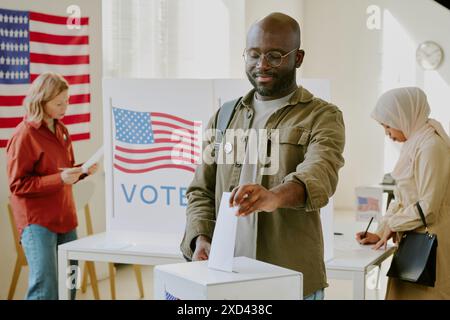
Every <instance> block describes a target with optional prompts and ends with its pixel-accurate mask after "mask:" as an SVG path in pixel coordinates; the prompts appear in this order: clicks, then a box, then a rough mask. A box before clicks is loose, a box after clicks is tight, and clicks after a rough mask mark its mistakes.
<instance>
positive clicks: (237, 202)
mask: <svg viewBox="0 0 450 320" xmlns="http://www.w3.org/2000/svg"><path fill="white" fill-rule="evenodd" d="M278 202H279V199H278V196H277V195H276V194H275V193H274V192H272V191H270V190H267V189H266V188H264V187H263V186H261V185H259V184H244V185H242V186H237V187H236V188H234V189H233V191H232V192H231V196H230V206H231V207H238V211H237V212H236V215H237V216H240V217H242V216H247V215H249V214H251V213H253V212H255V211H266V212H272V211H274V210H276V209H277V208H278Z"/></svg>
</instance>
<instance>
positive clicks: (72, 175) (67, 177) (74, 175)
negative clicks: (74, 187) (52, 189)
mask: <svg viewBox="0 0 450 320" xmlns="http://www.w3.org/2000/svg"><path fill="white" fill-rule="evenodd" d="M61 170H63V171H62V172H61V180H62V181H63V182H64V183H65V184H74V183H75V182H77V181H78V179H79V178H80V176H81V174H82V173H83V172H82V170H81V167H75V168H64V169H61Z"/></svg>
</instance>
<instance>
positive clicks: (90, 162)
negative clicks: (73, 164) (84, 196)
mask: <svg viewBox="0 0 450 320" xmlns="http://www.w3.org/2000/svg"><path fill="white" fill-rule="evenodd" d="M102 155H103V145H102V146H101V147H100V148H99V149H98V150H97V151H96V152H95V153H94V154H93V155H92V157H90V158H89V160H88V161H86V162H85V163H83V165H82V166H81V170H82V171H83V173H87V172H88V169H89V167H90V166H92V165H94V164H96V163H97V162H98V160H100V158H101V157H102Z"/></svg>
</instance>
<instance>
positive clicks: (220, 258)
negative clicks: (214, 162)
mask: <svg viewBox="0 0 450 320" xmlns="http://www.w3.org/2000/svg"><path fill="white" fill-rule="evenodd" d="M230 195H231V193H230V192H224V193H223V194H222V199H221V201H220V207H219V214H218V217H217V221H216V226H215V228H214V235H213V239H212V243H211V250H210V253H209V259H208V260H209V261H208V268H211V269H217V270H222V271H228V272H232V271H233V258H234V246H235V244H236V227H237V217H236V215H235V214H236V210H237V208H231V207H230V205H229V200H230Z"/></svg>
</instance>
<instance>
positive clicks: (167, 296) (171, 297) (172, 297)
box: [164, 290, 180, 301]
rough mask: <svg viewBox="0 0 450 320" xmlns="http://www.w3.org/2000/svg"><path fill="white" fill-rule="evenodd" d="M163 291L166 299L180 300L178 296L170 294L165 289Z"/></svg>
mask: <svg viewBox="0 0 450 320" xmlns="http://www.w3.org/2000/svg"><path fill="white" fill-rule="evenodd" d="M164 293H165V296H166V300H170V301H176V300H180V299H179V298H177V297H175V296H174V295H172V294H170V293H169V292H167V291H166V290H164Z"/></svg>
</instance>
